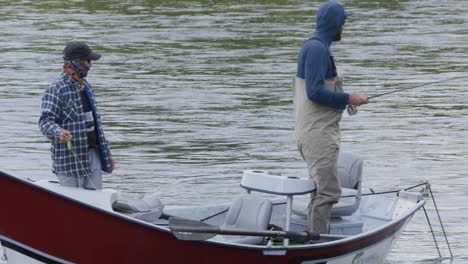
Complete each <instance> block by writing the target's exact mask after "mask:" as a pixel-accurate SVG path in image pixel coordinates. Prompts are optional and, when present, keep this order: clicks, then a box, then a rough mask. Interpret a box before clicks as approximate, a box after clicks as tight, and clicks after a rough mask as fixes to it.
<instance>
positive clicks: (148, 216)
mask: <svg viewBox="0 0 468 264" xmlns="http://www.w3.org/2000/svg"><path fill="white" fill-rule="evenodd" d="M112 208H113V209H114V210H115V211H117V212H120V213H125V214H129V215H130V216H132V217H134V218H137V219H140V220H143V221H146V222H154V221H156V220H158V219H159V218H160V217H161V215H162V214H163V209H164V204H163V202H162V201H161V200H160V199H159V198H158V196H157V195H156V194H147V195H145V196H143V197H141V198H137V197H134V196H131V195H129V194H120V195H119V197H118V198H117V200H116V201H115V202H114V203H113V204H112Z"/></svg>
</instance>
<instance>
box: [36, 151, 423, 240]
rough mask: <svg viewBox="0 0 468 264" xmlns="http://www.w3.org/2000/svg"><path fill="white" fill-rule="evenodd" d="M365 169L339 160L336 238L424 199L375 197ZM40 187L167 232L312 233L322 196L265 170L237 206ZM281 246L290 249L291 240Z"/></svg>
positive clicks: (355, 160)
mask: <svg viewBox="0 0 468 264" xmlns="http://www.w3.org/2000/svg"><path fill="white" fill-rule="evenodd" d="M362 166H363V162H362V160H361V159H360V158H359V157H357V156H356V155H353V154H350V153H341V154H340V156H339V159H338V176H339V179H340V184H341V187H342V196H341V199H340V201H339V203H337V204H335V205H334V206H333V209H332V218H331V224H330V234H334V235H344V236H354V235H358V234H362V233H365V232H370V231H372V230H375V229H378V228H379V227H381V226H383V225H385V224H387V223H389V222H391V221H392V220H394V219H397V218H398V217H400V216H401V215H402V214H405V213H407V212H408V211H409V210H411V209H412V208H413V207H414V206H415V204H416V203H417V202H418V201H419V200H420V199H421V197H420V195H421V194H420V193H414V192H400V193H399V194H398V195H395V194H393V195H373V193H374V192H373V190H372V189H363V188H362ZM35 183H36V184H38V185H39V186H42V187H44V188H47V189H49V190H52V191H54V192H57V193H59V194H61V195H64V196H68V197H71V198H74V199H76V200H78V201H81V202H83V203H87V204H91V205H93V206H95V207H98V208H100V209H103V210H106V211H111V212H114V213H118V214H122V215H125V216H128V217H131V218H134V219H138V220H139V221H144V222H145V223H150V224H154V225H157V226H160V227H163V228H168V227H169V218H170V217H178V218H184V219H190V220H196V221H200V222H203V223H206V224H209V225H213V226H218V227H220V228H230V229H242V230H254V231H260V230H283V231H293V232H301V231H306V230H308V221H307V214H308V213H307V209H308V208H307V207H308V204H309V201H310V195H311V193H313V192H315V191H316V185H315V183H314V181H313V180H310V179H304V178H297V177H290V176H282V175H277V174H274V173H270V172H267V171H260V170H253V171H244V174H243V177H242V181H241V184H240V186H241V187H242V188H244V189H245V190H246V194H245V195H241V196H240V197H237V198H235V199H234V200H233V201H232V202H231V203H227V204H215V205H207V206H164V204H163V203H162V202H161V200H160V199H159V198H158V196H157V195H155V194H149V195H145V196H143V197H135V196H132V195H127V194H124V193H121V192H119V191H116V190H111V189H104V190H101V191H92V190H85V189H77V188H69V187H62V186H60V185H59V184H58V183H57V182H54V181H48V180H39V181H36V182H35ZM210 240H211V241H216V242H221V243H230V244H231V243H232V244H248V245H267V244H268V243H270V245H271V243H272V242H271V239H269V238H266V237H261V236H234V235H216V236H214V237H213V238H211V239H210ZM285 240H286V239H285ZM277 242H278V241H277ZM281 242H284V245H285V246H287V245H289V242H290V241H289V240H286V241H281ZM293 242H294V241H291V245H293V244H292V243H293Z"/></svg>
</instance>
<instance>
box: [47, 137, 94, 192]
mask: <svg viewBox="0 0 468 264" xmlns="http://www.w3.org/2000/svg"><path fill="white" fill-rule="evenodd" d="M48 135H50V136H54V137H57V138H59V137H60V135H54V134H48ZM66 144H67V150H68V151H70V152H71V153H72V154H73V158H74V159H75V167H76V170H77V171H79V167H78V164H79V165H80V166H81V169H82V170H83V171H84V178H88V182H90V183H91V185H92V187H93V188H94V189H96V190H97V189H98V188H96V185H95V184H94V182H93V181H92V180H91V179H90V177H89V175H90V172H89V169H88V168H86V167H85V166H84V164H83V162H82V161H81V159H80V158H79V157H78V155H77V154H76V152H75V151H74V150H73V143H72V141H71V140H70V141H67V142H66ZM81 177H82V176H81V175H78V176H77V179H76V181H77V187H78V188H79V187H80V178H81ZM83 185H84V182H83ZM83 188H84V186H83Z"/></svg>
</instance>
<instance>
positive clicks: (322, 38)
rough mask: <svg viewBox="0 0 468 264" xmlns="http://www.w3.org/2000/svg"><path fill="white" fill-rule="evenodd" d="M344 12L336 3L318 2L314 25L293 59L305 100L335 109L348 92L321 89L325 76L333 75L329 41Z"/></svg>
mask: <svg viewBox="0 0 468 264" xmlns="http://www.w3.org/2000/svg"><path fill="white" fill-rule="evenodd" d="M346 17H347V14H346V12H345V11H344V9H343V7H342V6H341V5H340V4H338V3H337V2H334V1H330V2H326V3H324V4H322V5H321V6H320V8H319V9H318V11H317V26H316V29H315V32H314V34H313V35H312V37H311V38H310V39H309V40H308V41H307V42H306V43H305V44H304V46H302V49H301V51H300V52H299V56H298V61H297V77H299V78H302V79H305V81H306V89H307V97H308V98H309V100H311V101H313V102H315V103H318V104H321V105H324V106H328V107H332V108H336V109H342V110H343V109H345V108H346V105H347V104H348V101H349V94H347V93H340V92H335V91H331V90H329V89H327V88H325V79H328V78H333V77H335V76H336V68H335V67H334V61H333V54H332V52H331V50H330V46H331V43H332V42H333V41H334V40H335V37H336V34H337V33H338V31H339V30H340V29H341V26H342V25H343V24H344V23H345V20H346Z"/></svg>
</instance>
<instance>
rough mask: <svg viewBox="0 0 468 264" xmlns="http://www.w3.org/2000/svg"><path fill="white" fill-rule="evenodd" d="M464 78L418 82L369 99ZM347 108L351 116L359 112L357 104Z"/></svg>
mask: <svg viewBox="0 0 468 264" xmlns="http://www.w3.org/2000/svg"><path fill="white" fill-rule="evenodd" d="M464 78H468V76H458V77H452V78H449V79H445V80H439V81H434V82H427V83H422V84H418V85H416V86H411V87H407V88H403V89H398V90H394V91H390V92H385V93H381V94H376V95H372V96H369V97H367V99H368V100H369V99H372V98H376V97H380V96H384V95H387V94H392V93H397V92H401V91H406V90H411V89H415V88H419V87H423V86H426V85H431V84H437V83H443V82H448V81H453V80H457V79H464ZM346 110H347V111H348V114H349V115H351V116H352V115H355V114H357V112H358V109H357V106H355V105H348V107H347V108H346Z"/></svg>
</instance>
